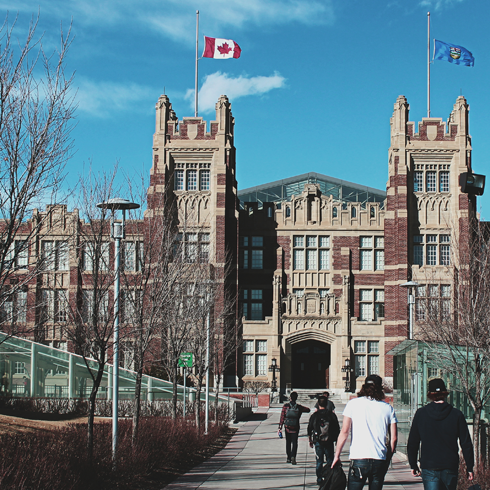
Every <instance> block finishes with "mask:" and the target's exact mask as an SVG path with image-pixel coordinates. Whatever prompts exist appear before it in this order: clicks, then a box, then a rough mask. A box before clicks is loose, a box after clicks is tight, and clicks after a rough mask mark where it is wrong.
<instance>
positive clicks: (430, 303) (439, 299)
mask: <svg viewBox="0 0 490 490" xmlns="http://www.w3.org/2000/svg"><path fill="white" fill-rule="evenodd" d="M489 237H490V233H489V227H488V223H482V222H479V221H477V220H474V221H473V222H472V224H471V226H470V229H469V233H468V237H467V239H464V235H463V238H460V239H459V240H458V239H457V238H456V237H455V236H454V234H453V236H452V239H453V244H454V245H453V254H452V264H451V265H450V266H449V267H448V268H447V271H446V273H445V279H444V278H441V277H436V276H435V275H434V276H430V277H427V281H426V282H427V284H426V285H423V286H421V287H419V298H418V299H417V301H418V303H419V305H418V316H419V318H418V319H417V327H418V329H419V333H418V337H419V338H420V339H421V340H424V341H426V342H427V343H428V344H427V345H428V348H429V352H430V354H431V359H432V362H434V363H435V364H436V365H437V366H438V367H439V368H441V369H443V370H444V372H445V373H450V374H452V375H453V376H454V377H455V379H456V380H457V381H458V385H459V387H458V385H456V386H453V387H452V388H453V389H460V390H461V391H462V392H463V393H464V394H465V396H466V397H467V399H468V401H469V402H470V404H471V406H472V408H473V411H474V416H473V424H474V431H473V447H474V451H475V455H476V457H477V461H478V460H479V455H480V440H479V435H480V427H481V414H482V410H483V408H484V406H485V405H486V404H487V403H488V402H489V401H490V355H489V354H490V243H489ZM448 278H452V279H453V280H452V284H453V286H452V288H453V290H452V291H450V286H449V284H447V283H448V282H449V281H447V279H448ZM417 280H419V279H417Z"/></svg>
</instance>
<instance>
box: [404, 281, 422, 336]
mask: <svg viewBox="0 0 490 490" xmlns="http://www.w3.org/2000/svg"><path fill="white" fill-rule="evenodd" d="M418 285H419V283H418V282H415V281H408V282H406V283H404V284H400V287H402V288H407V293H408V338H409V339H410V340H411V339H413V307H414V305H415V296H414V294H413V290H414V288H416V287H417V286H418Z"/></svg>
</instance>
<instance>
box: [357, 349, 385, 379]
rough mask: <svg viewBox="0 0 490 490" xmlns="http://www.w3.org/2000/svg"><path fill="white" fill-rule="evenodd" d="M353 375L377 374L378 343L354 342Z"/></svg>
mask: <svg viewBox="0 0 490 490" xmlns="http://www.w3.org/2000/svg"><path fill="white" fill-rule="evenodd" d="M354 354H355V356H354V357H355V375H356V376H369V375H371V374H379V341H377V340H368V341H366V340H356V341H354Z"/></svg>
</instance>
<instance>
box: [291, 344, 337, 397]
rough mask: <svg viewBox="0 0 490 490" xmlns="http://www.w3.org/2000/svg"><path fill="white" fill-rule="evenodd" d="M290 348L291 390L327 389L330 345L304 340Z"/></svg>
mask: <svg viewBox="0 0 490 490" xmlns="http://www.w3.org/2000/svg"><path fill="white" fill-rule="evenodd" d="M291 347H292V349H291V350H292V364H291V365H292V376H291V378H292V379H291V381H292V385H293V388H328V387H329V386H328V368H329V367H330V345H329V344H325V343H323V342H319V341H317V340H306V341H304V342H298V343H297V344H292V346H291Z"/></svg>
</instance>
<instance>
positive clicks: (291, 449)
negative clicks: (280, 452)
mask: <svg viewBox="0 0 490 490" xmlns="http://www.w3.org/2000/svg"><path fill="white" fill-rule="evenodd" d="M297 452H298V432H287V431H286V454H287V456H288V459H291V458H295V457H296V453H297Z"/></svg>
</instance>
